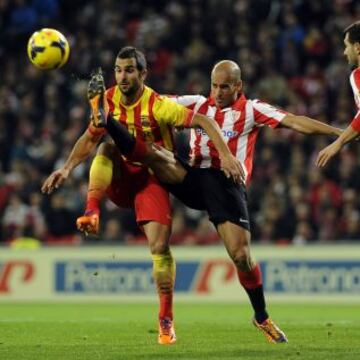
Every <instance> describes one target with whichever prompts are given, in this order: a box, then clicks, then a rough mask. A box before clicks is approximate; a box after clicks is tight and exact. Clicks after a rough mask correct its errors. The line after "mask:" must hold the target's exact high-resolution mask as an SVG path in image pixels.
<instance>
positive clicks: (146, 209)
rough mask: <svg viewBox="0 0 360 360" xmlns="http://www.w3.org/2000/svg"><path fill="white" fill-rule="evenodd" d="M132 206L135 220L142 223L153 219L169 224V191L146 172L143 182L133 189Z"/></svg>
mask: <svg viewBox="0 0 360 360" xmlns="http://www.w3.org/2000/svg"><path fill="white" fill-rule="evenodd" d="M135 191H136V194H135V198H134V206H135V213H136V221H137V222H138V223H139V224H144V223H147V222H149V221H154V222H157V223H159V224H163V225H166V226H171V206H170V199H169V192H168V191H167V190H166V189H165V188H164V187H163V186H162V185H161V184H160V183H159V181H158V180H157V179H156V178H155V176H153V175H151V174H148V175H147V179H146V181H145V183H144V184H142V185H141V186H139V187H137V188H136V189H135Z"/></svg>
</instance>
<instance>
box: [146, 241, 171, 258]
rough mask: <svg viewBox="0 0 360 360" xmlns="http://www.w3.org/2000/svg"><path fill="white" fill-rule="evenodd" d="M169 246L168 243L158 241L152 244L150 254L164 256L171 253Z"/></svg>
mask: <svg viewBox="0 0 360 360" xmlns="http://www.w3.org/2000/svg"><path fill="white" fill-rule="evenodd" d="M169 250H170V248H169V244H168V242H167V241H166V242H163V241H157V242H154V243H150V252H151V254H152V255H163V254H167V253H169Z"/></svg>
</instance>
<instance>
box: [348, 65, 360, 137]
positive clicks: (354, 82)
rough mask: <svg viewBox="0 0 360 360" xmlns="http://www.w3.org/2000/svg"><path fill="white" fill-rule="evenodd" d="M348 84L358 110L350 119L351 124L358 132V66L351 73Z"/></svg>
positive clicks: (359, 72)
mask: <svg viewBox="0 0 360 360" xmlns="http://www.w3.org/2000/svg"><path fill="white" fill-rule="evenodd" d="M350 84H351V88H352V91H353V93H354V99H355V104H356V106H357V110H358V111H357V113H356V115H355V117H354V118H353V120H352V121H351V126H352V128H353V129H354V130H356V131H357V132H360V67H358V68H357V69H355V70H354V71H353V72H352V73H351V75H350Z"/></svg>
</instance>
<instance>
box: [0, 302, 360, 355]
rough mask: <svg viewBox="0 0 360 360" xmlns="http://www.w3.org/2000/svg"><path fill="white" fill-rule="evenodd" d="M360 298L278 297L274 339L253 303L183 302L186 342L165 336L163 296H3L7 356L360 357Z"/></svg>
mask: <svg viewBox="0 0 360 360" xmlns="http://www.w3.org/2000/svg"><path fill="white" fill-rule="evenodd" d="M359 308H360V306H359V305H354V304H353V305H345V304H341V305H329V304H323V305H300V304H291V305H290V304H286V305H283V304H273V305H272V306H270V307H269V310H270V312H271V315H272V317H273V319H274V320H275V321H276V322H277V323H278V324H279V325H280V326H281V327H282V329H283V330H284V331H285V332H286V334H287V336H288V338H289V341H290V342H289V343H288V344H269V343H267V342H266V339H265V337H264V336H263V335H262V334H261V333H260V332H259V330H257V329H256V328H254V327H253V325H252V324H251V321H250V320H251V316H252V313H251V310H250V306H249V305H247V304H239V305H236V304H185V303H180V304H176V307H175V313H176V318H175V325H176V332H177V337H178V342H177V343H176V344H175V345H170V346H160V345H158V344H157V342H156V341H157V323H156V316H157V315H156V312H157V306H156V305H155V304H122V303H119V304H0V359H1V360H17V359H19V360H20V359H34V360H40V359H46V360H50V359H51V360H55V359H64V360H72V359H76V360H81V359H84V360H85V359H86V360H93V359H99V360H107V359H109V360H110V359H114V360H115V359H119V360H120V359H172V360H175V359H219V360H222V359H241V360H246V359H251V360H256V359H262V360H263V359H264V360H272V359H274V360H275V359H276V360H281V359H284V360H285V359H286V360H290V359H299V360H300V359H301V360H303V359H316V360H330V359H336V360H338V359H360V311H359V310H360V309H359Z"/></svg>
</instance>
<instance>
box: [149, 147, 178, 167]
mask: <svg viewBox="0 0 360 360" xmlns="http://www.w3.org/2000/svg"><path fill="white" fill-rule="evenodd" d="M151 149H152V150H153V151H154V153H155V155H156V156H158V158H160V159H161V160H163V161H165V162H166V163H168V164H176V159H175V155H174V153H173V152H172V151H169V150H167V149H165V148H164V147H163V146H160V145H158V144H154V143H153V144H151Z"/></svg>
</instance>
